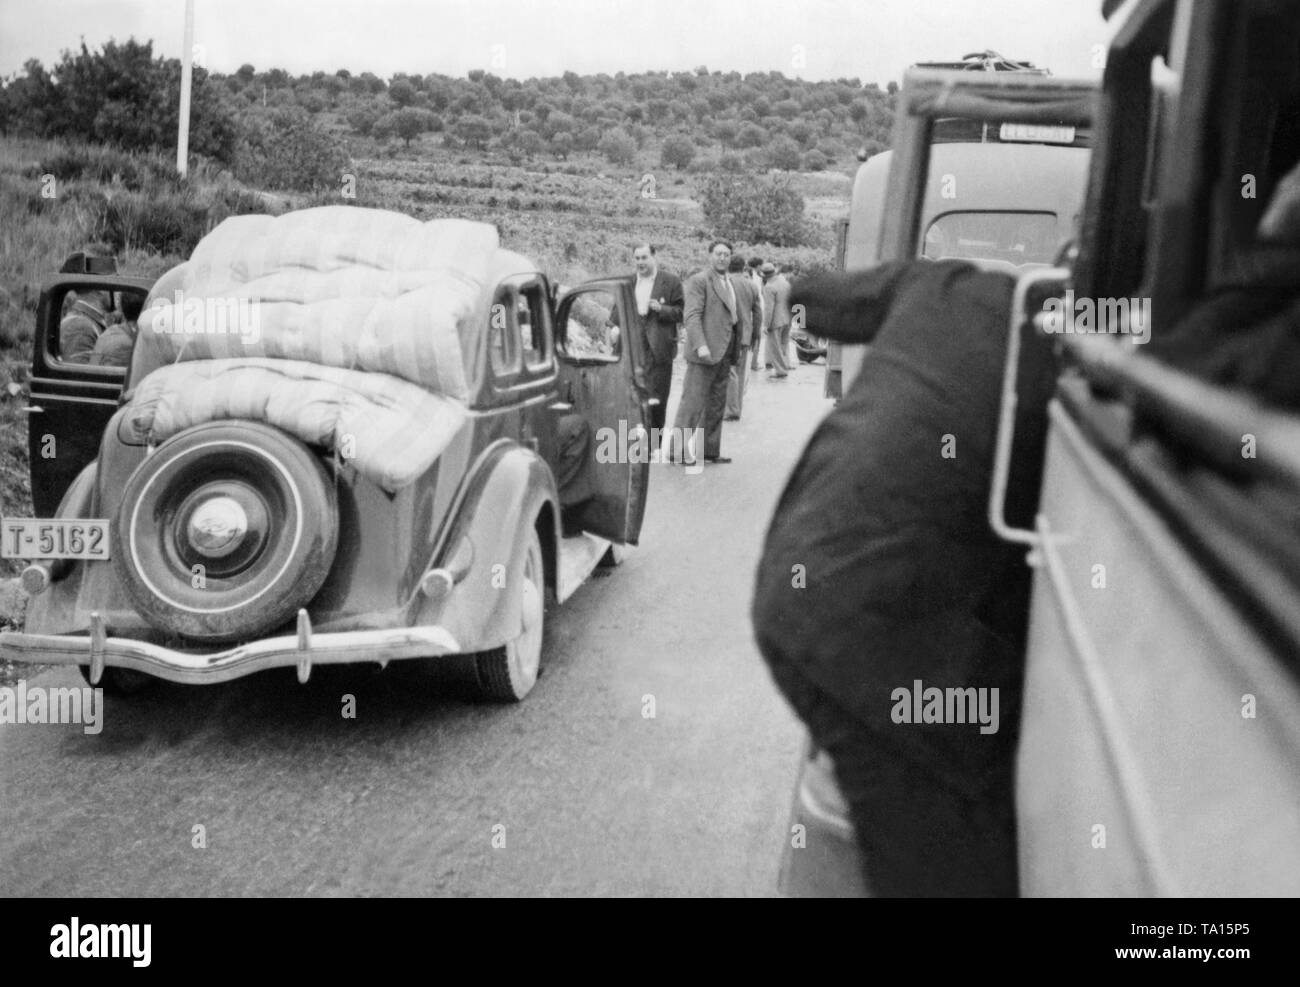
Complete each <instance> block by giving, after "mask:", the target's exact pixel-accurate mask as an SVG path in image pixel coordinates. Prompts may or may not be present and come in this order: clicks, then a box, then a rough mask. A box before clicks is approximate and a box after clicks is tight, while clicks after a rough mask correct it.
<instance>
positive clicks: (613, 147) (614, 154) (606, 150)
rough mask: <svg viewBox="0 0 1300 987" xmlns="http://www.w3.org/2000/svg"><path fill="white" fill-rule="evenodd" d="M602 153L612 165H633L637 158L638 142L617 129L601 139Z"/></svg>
mask: <svg viewBox="0 0 1300 987" xmlns="http://www.w3.org/2000/svg"><path fill="white" fill-rule="evenodd" d="M600 153H601V154H603V155H605V159H606V160H607V161H609V163H610V164H616V165H625V164H631V163H632V159H633V158H635V157H636V142H635V141H634V140H632V138H631V137H629V136H628V134H627V133H626V132H625V131H623V130H620V129H618V128H617V127H616V128H615V129H613V130H611V131H609V133H607V134H606V135H605V136H604V137H602V138H601V139H600Z"/></svg>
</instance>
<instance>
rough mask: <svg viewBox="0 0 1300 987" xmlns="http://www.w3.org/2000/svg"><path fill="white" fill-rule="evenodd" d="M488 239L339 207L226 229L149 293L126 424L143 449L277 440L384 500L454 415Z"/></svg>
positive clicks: (429, 453) (457, 419)
mask: <svg viewBox="0 0 1300 987" xmlns="http://www.w3.org/2000/svg"><path fill="white" fill-rule="evenodd" d="M498 246H499V241H498V236H497V230H496V227H494V226H492V225H490V224H487V223H476V222H470V221H467V220H458V219H437V220H432V221H429V222H420V221H419V220H416V219H412V218H411V217H409V216H404V215H402V214H400V213H395V212H389V211H386V210H380V209H361V208H357V207H352V206H325V207H321V208H317V209H305V210H302V211H299V212H292V213H288V214H286V215H283V216H279V217H270V216H235V217H231V218H230V219H227V220H225V221H224V222H223V223H221V224H220V225H219V226H217V227H216V228H215V229H214V230H213V231H212V232H211V233H209V234H208V235H207V236H205V237H204V238H203V239H202V240H201V241H200V242H199V244H198V246H197V247H195V249H194V253H193V255H192V256H191V257H190V259H189V260H188V261H186V262H185V263H183V264H180V265H178V266H177V267H174V268H172V270H170V271H168V272H167V273H166V274H164V275H163V276H162V277H161V278H159V280H158V281H157V282H156V283H155V285H154V288H153V291H152V292H151V293H150V296H149V298H148V300H147V301H146V304H145V308H144V311H143V312H142V313H141V315H140V319H139V332H138V334H137V344H136V349H135V353H134V355H133V359H132V372H131V380H132V382H133V387H132V390H131V392H130V393H129V394H128V399H129V402H130V404H129V410H128V412H127V421H128V427H129V428H130V429H131V430H132V431H133V433H134V435H135V437H136V439H137V441H144V442H149V443H152V444H156V443H159V442H163V441H165V440H166V439H168V438H170V437H171V436H172V435H175V434H177V433H178V432H180V431H183V430H184V429H186V428H189V427H190V426H193V425H199V424H202V423H203V422H207V421H216V420H230V419H244V420H252V421H261V422H266V423H267V424H270V425H274V426H276V427H277V428H282V429H284V430H285V431H287V432H289V433H290V434H292V435H295V436H297V437H298V438H299V439H301V440H302V441H304V442H307V443H309V444H312V445H318V446H323V447H325V448H326V449H327V450H331V451H334V452H336V453H338V454H339V455H341V456H343V457H345V458H347V459H348V460H349V461H350V462H352V463H353V465H355V466H356V468H357V470H358V471H359V472H360V473H361V474H362V475H363V476H366V477H368V478H370V479H372V480H373V481H374V482H376V483H378V484H379V485H380V486H382V487H383V488H384V489H386V490H390V491H392V490H397V489H399V488H401V487H403V486H405V485H406V484H408V483H410V482H411V481H412V480H414V479H415V478H416V477H417V476H419V475H420V474H421V473H423V472H424V471H425V470H426V469H428V468H429V466H431V465H432V464H433V462H434V461H435V460H436V459H437V457H438V455H439V454H441V452H442V451H443V449H445V448H446V446H447V444H448V443H449V442H450V441H451V439H452V437H453V436H454V435H455V433H456V431H457V429H459V428H460V426H461V424H462V423H463V422H464V420H465V417H466V409H465V402H466V401H467V400H468V398H469V393H468V392H469V374H470V368H469V366H468V363H467V360H468V359H471V358H472V355H473V346H474V342H475V333H476V332H477V331H479V328H478V325H477V321H478V320H477V319H476V315H477V307H478V303H479V300H480V298H481V295H482V292H483V290H484V288H485V286H486V282H487V279H488V267H489V265H490V263H491V262H492V260H493V258H494V257H495V255H496V254H497V251H498Z"/></svg>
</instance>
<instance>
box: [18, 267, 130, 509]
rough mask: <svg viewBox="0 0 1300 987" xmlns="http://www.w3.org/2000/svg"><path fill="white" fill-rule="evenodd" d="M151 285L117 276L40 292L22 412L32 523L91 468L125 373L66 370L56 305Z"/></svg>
mask: <svg viewBox="0 0 1300 987" xmlns="http://www.w3.org/2000/svg"><path fill="white" fill-rule="evenodd" d="M153 283H154V282H153V279H151V278H141V277H131V276H128V275H122V274H110V275H96V274H67V275H60V276H58V277H55V278H52V279H51V280H49V281H48V282H46V283H45V285H44V286H43V287H42V289H41V296H40V301H39V302H38V304H37V308H36V335H35V338H34V339H33V341H32V364H31V380H30V396H29V399H28V407H27V414H28V434H27V448H28V457H29V467H28V469H29V476H30V480H31V489H32V506H33V513H34V514H35V516H37V517H51V516H53V515H54V513H55V511H56V510H57V508H58V505H59V502H60V501H61V500H62V498H63V495H64V493H65V492H66V491H67V488H68V487H69V486H70V485H71V484H72V481H73V480H75V479H76V477H77V475H78V474H80V473H81V471H82V470H83V469H84V468H85V467H86V466H87V465H89V464H90V463H91V462H93V461H94V460H95V458H96V456H97V455H98V450H99V441H100V438H101V437H102V435H103V432H104V428H105V426H107V424H108V422H109V420H110V419H111V418H112V417H113V414H114V413H115V412H116V411H117V408H118V406H119V405H120V403H121V397H122V393H123V391H124V389H125V388H126V386H127V374H128V368H127V367H115V366H102V365H96V364H89V363H69V362H67V361H65V360H62V359H60V358H59V356H58V355H57V354H56V352H55V351H56V349H57V339H58V334H59V330H60V326H61V323H62V321H63V315H62V307H63V299H64V298H65V297H66V295H67V292H68V291H69V290H78V289H79V290H85V291H113V292H120V291H132V292H143V293H145V294H146V295H147V294H148V292H149V290H150V289H151V288H152V287H153ZM56 302H57V304H56ZM51 439H52V440H53V441H52V445H51Z"/></svg>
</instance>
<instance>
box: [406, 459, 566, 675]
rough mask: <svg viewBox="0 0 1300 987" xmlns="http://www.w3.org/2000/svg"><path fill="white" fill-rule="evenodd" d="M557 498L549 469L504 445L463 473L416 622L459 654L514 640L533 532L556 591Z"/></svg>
mask: <svg viewBox="0 0 1300 987" xmlns="http://www.w3.org/2000/svg"><path fill="white" fill-rule="evenodd" d="M558 504H559V496H558V494H557V492H556V486H555V478H554V476H553V475H552V473H551V469H550V467H549V466H548V465H547V464H546V461H545V460H544V459H542V457H541V456H539V455H538V454H537V453H536V452H534V451H533V450H531V449H528V448H525V447H524V446H521V445H518V444H517V443H515V442H512V441H509V440H503V441H500V442H497V443H494V444H493V445H492V446H489V447H488V448H487V449H485V450H484V452H483V453H482V455H481V456H480V457H479V460H478V462H477V463H475V465H474V467H473V468H472V469H471V470H470V471H469V472H468V474H467V476H466V478H465V480H464V482H463V485H462V495H461V496H460V497H458V499H457V502H456V504H455V505H454V506H453V519H452V523H451V525H450V526H449V531H448V536H447V538H446V540H445V541H444V542H443V544H442V545H441V546H440V547H439V549H438V551H437V553H436V555H435V564H434V567H433V569H434V570H442V571H444V572H446V573H449V574H450V575H451V577H452V579H453V580H454V582H453V584H452V585H451V588H450V590H447V591H446V592H445V593H440V590H444V589H445V588H446V583H445V580H443V581H439V580H431V585H430V591H429V592H426V594H425V599H424V602H423V604H422V605H421V608H420V612H419V615H418V618H417V623H419V624H435V623H436V624H439V625H441V626H443V627H445V628H447V630H449V631H450V632H451V633H452V635H453V636H454V637H455V638H456V640H457V641H459V642H460V644H461V647H462V650H464V651H466V652H469V651H482V650H485V649H487V648H494V647H499V646H501V645H503V644H506V643H507V642H509V641H512V640H514V639H515V638H517V637H518V636H519V634H520V632H521V630H522V614H521V608H520V599H521V597H520V594H519V593H517V592H514V590H515V589H516V587H517V582H518V579H519V578H520V574H521V573H522V571H523V560H524V552H525V551H526V549H527V545H528V541H527V538H526V535H527V534H528V533H529V532H530V531H532V530H533V528H534V527H535V526H536V527H538V528H539V534H540V536H541V541H542V554H543V556H544V557H545V570H546V582H547V585H548V586H554V585H555V574H556V569H555V566H556V560H557V558H558V552H559V543H558V538H559V535H560V531H561V528H560V518H559V509H558Z"/></svg>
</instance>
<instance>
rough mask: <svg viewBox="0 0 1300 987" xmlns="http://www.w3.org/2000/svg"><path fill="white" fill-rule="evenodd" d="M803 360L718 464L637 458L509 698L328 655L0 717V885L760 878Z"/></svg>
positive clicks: (276, 885)
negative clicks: (49, 719)
mask: <svg viewBox="0 0 1300 987" xmlns="http://www.w3.org/2000/svg"><path fill="white" fill-rule="evenodd" d="M821 378H822V368H821V367H820V366H817V367H815V368H805V369H804V370H802V371H801V372H799V373H798V374H796V375H794V376H793V377H792V379H791V380H790V381H787V382H784V383H779V384H773V383H767V382H766V381H763V380H758V381H755V382H754V383H753V385H752V387H751V389H750V394H749V398H748V404H747V407H746V409H745V418H744V420H743V421H742V422H740V423H739V424H734V423H728V424H727V425H726V431H725V434H724V447H723V451H724V454H726V455H731V456H734V457H735V462H733V463H732V464H730V465H724V466H710V467H708V468H707V469H706V470H705V471H704V473H703V474H702V475H699V476H687V475H685V473H684V472H683V471H681V469H680V468H677V469H674V468H672V467H668V466H653V467H652V468H651V469H652V474H651V479H650V499H649V508H648V511H647V515H646V522H645V526H644V529H643V532H642V545H641V547H640V548H638V549H636V550H635V551H634V552H632V553H631V556H630V557H629V558H628V559H627V561H626V562H624V564H623V565H622V566H621V567H619V568H618V569H615V570H603V571H602V572H607V573H608V575H604V576H602V578H597V579H593V580H592V581H590V582H588V583H587V584H586V585H585V586H584V587H582V588H581V589H580V590H579V591H578V592H577V593H576V594H575V596H574V597H573V598H572V599H571V600H570V601H569V602H568V603H566V604H565V606H564V607H562V608H552V609H551V610H550V611H548V613H547V621H548V623H547V628H546V642H545V652H544V655H545V657H544V661H545V662H546V665H545V671H544V674H543V677H542V679H541V681H540V682H539V683H538V686H537V688H536V689H535V690H534V692H533V694H532V695H531V696H529V698H528V699H527V700H526V701H525V702H524V703H522V704H520V705H515V706H510V707H486V706H478V705H471V704H469V703H467V702H465V701H464V700H461V699H457V698H454V697H451V696H448V695H447V694H446V690H445V689H443V688H440V687H438V686H437V685H436V684H431V683H430V682H429V681H428V679H427V676H424V675H422V674H421V670H420V669H418V668H412V667H410V666H407V667H405V668H402V667H400V666H390V667H389V669H388V670H387V671H385V672H379V671H374V672H372V671H371V670H370V669H368V668H337V667H336V668H322V669H318V670H316V671H315V672H314V673H313V676H312V680H311V682H310V683H309V684H308V685H307V686H299V685H298V684H297V682H296V679H295V678H294V674H293V672H292V671H291V670H279V671H277V672H273V673H265V674H262V675H257V676H254V677H252V678H248V679H243V680H240V681H238V682H234V683H230V684H228V685H224V686H209V687H189V688H187V687H181V686H172V685H163V686H161V687H159V688H157V689H155V690H154V691H152V692H151V693H149V694H147V696H146V697H143V698H136V699H133V700H120V699H118V700H114V699H111V698H110V699H109V700H108V706H107V710H106V715H105V726H104V729H103V732H102V733H101V734H100V735H98V736H86V735H84V734H83V733H82V730H81V728H80V727H77V726H46V725H6V726H0V895H71V896H89V895H114V894H122V895H447V894H456V895H515V894H525V895H641V894H645V895H688V894H689V895H724V894H725V895H768V894H772V893H774V890H775V877H776V867H777V863H778V860H779V856H780V851H781V848H782V846H783V840H784V838H785V832H786V826H787V813H788V811H789V799H790V794H791V789H792V784H793V778H794V769H795V766H796V762H797V757H798V750H799V745H800V740H801V734H800V730H799V728H798V725H797V723H796V721H795V720H794V718H793V716H792V714H791V713H790V712H789V710H788V708H787V707H786V705H785V704H784V702H783V700H782V699H781V698H780V696H779V695H778V694H777V693H776V692H775V690H774V688H773V687H772V685H771V683H770V680H769V678H768V675H767V672H766V669H765V668H764V666H763V665H762V662H761V659H760V658H759V656H758V654H757V652H756V650H755V648H754V645H753V641H752V638H751V633H750V626H749V618H748V606H749V597H750V592H751V587H752V585H753V568H754V565H755V562H756V558H757V554H758V549H759V545H760V543H761V539H762V535H763V532H764V529H765V527H766V524H767V520H768V516H769V514H770V511H771V508H772V505H773V504H774V502H775V499H776V497H777V495H778V494H779V492H780V489H781V486H782V484H783V482H784V479H785V477H786V475H787V473H788V471H789V469H790V468H791V466H792V465H793V462H794V459H795V457H796V456H797V454H798V452H799V450H800V449H801V448H802V445H803V442H804V440H805V439H806V437H807V435H808V434H809V433H810V432H811V430H812V428H813V426H814V425H815V423H816V421H817V420H818V419H819V418H820V416H821V415H822V414H823V413H824V412H825V410H826V408H827V402H826V401H824V400H823V399H822V397H821ZM670 420H671V419H670ZM29 684H39V685H46V686H50V685H81V684H82V683H81V679H80V677H79V676H78V675H77V673H76V672H75V671H70V670H68V669H57V670H51V671H48V672H46V673H44V674H42V675H40V676H38V677H37V678H36V679H34V680H32V681H31V682H29ZM345 693H350V694H352V695H354V696H355V697H356V706H357V717H356V719H345V718H343V717H342V715H341V709H342V696H343V694H345ZM647 696H653V697H654V705H655V716H654V718H653V719H648V718H645V717H644V716H643V715H642V711H643V708H644V705H645V697H647ZM196 826H202V827H203V828H204V830H203V831H204V835H205V837H206V844H207V846H206V848H205V849H196V848H194V846H193V845H192V844H193V842H194V840H195V836H194V827H196ZM499 827H504V830H502V829H500V828H499ZM494 834H496V835H497V837H498V842H500V836H501V835H504V842H505V846H504V847H494V846H493V837H494Z"/></svg>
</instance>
